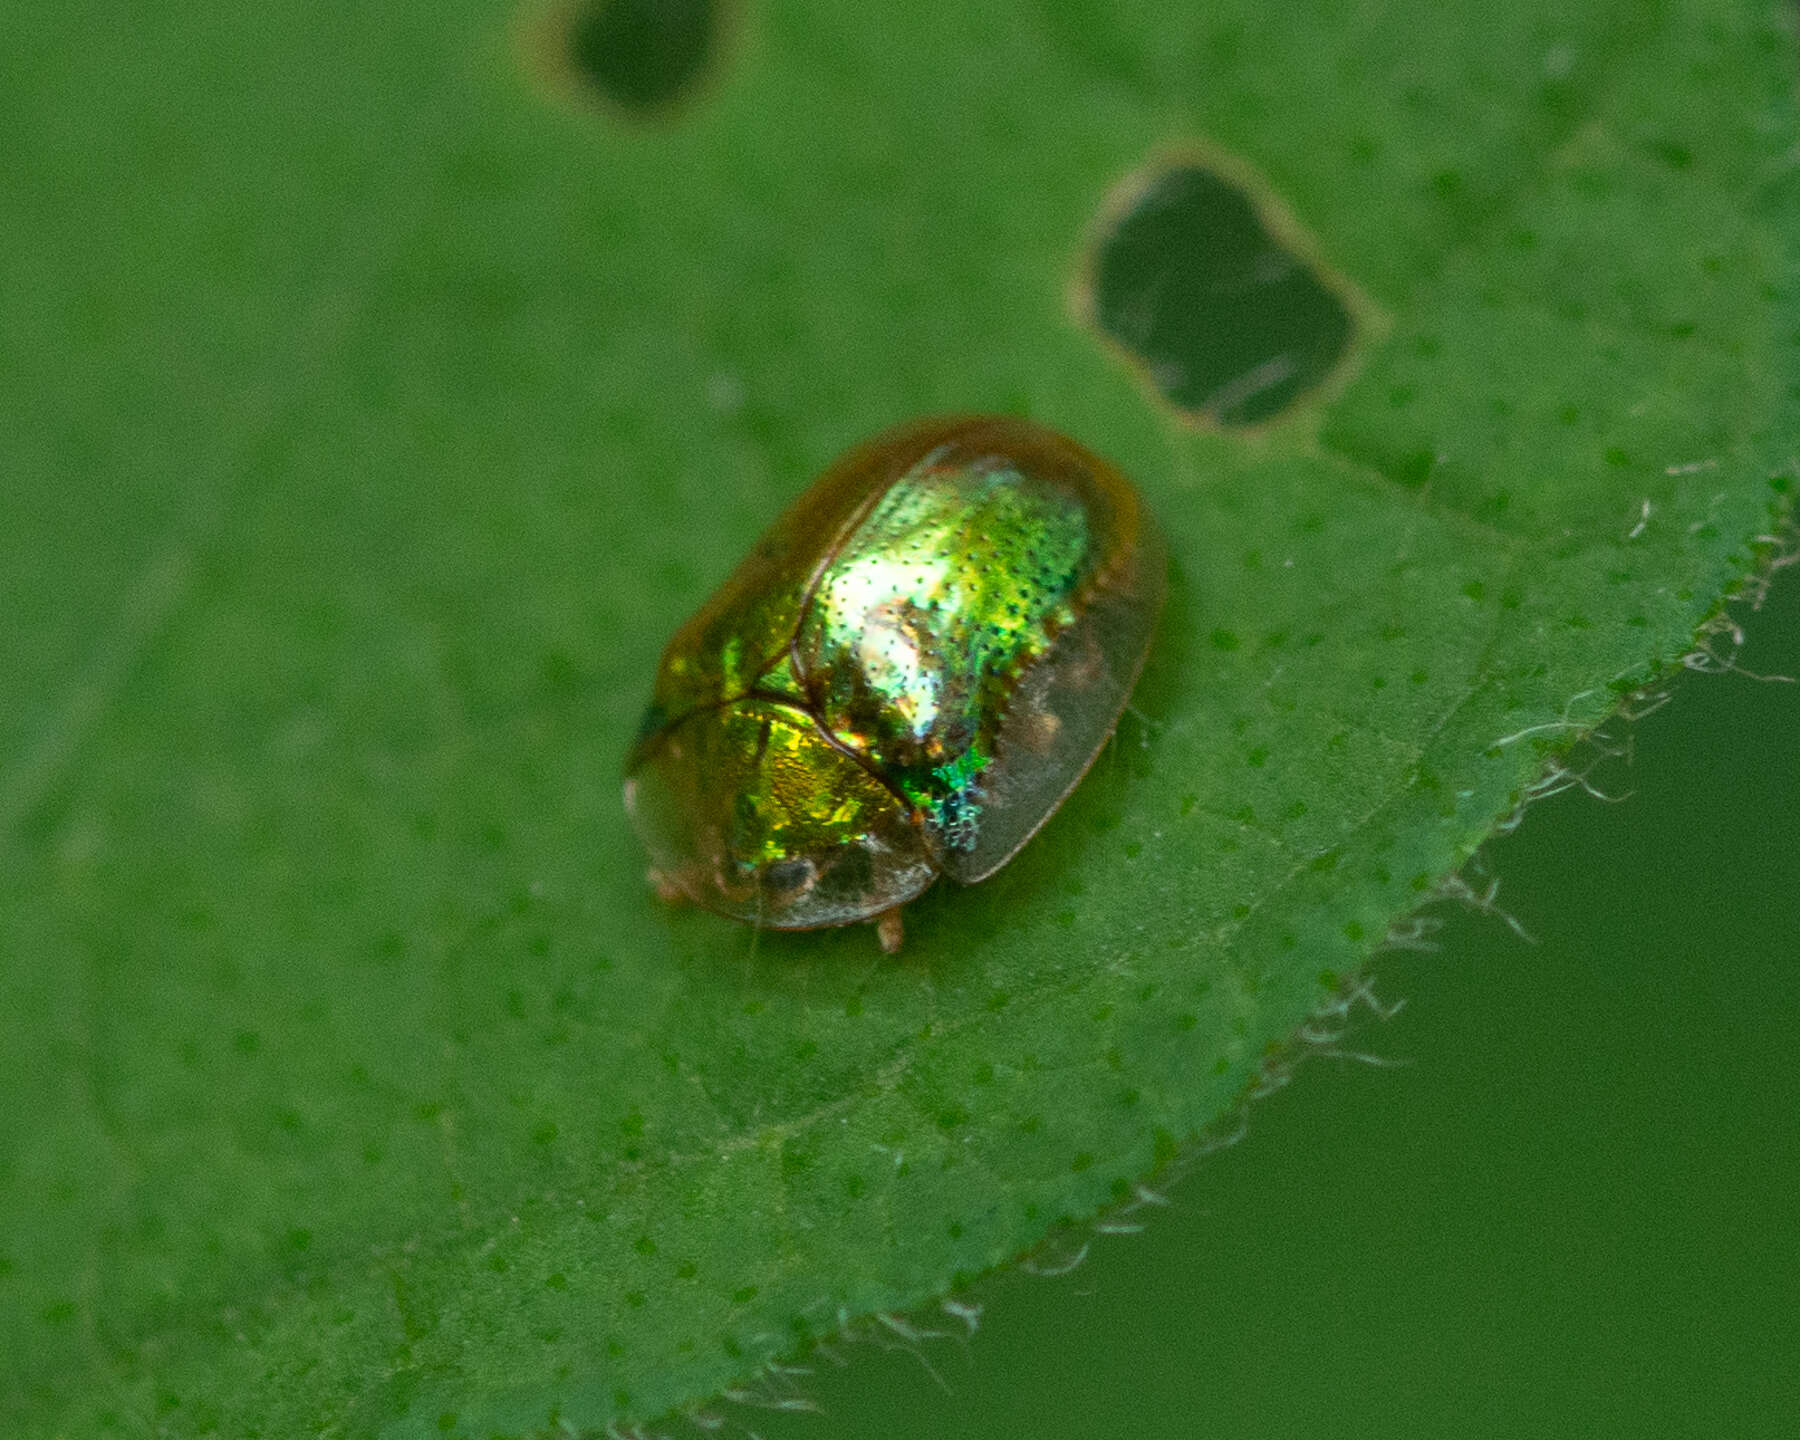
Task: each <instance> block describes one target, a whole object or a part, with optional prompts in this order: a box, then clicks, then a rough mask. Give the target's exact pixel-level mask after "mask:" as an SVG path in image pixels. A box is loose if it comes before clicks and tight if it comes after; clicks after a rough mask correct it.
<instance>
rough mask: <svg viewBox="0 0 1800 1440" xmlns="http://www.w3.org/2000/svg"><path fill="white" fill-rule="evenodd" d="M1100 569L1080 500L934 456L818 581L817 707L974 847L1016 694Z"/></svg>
mask: <svg viewBox="0 0 1800 1440" xmlns="http://www.w3.org/2000/svg"><path fill="white" fill-rule="evenodd" d="M1090 568H1091V563H1090V546H1089V532H1088V525H1087V518H1086V516H1085V514H1084V513H1083V511H1082V507H1081V505H1080V504H1079V502H1078V500H1077V498H1076V497H1075V496H1073V495H1071V494H1069V493H1068V492H1066V491H1062V490H1059V489H1055V488H1052V487H1048V486H1043V485H1034V484H1033V483H1032V482H1031V480H1030V479H1029V477H1027V476H1024V475H1022V474H1021V473H1020V472H1019V471H1018V470H1017V469H1015V468H1013V467H1011V466H994V465H984V466H968V465H959V464H942V463H939V462H938V457H936V456H935V455H933V456H928V457H926V459H925V460H924V461H923V462H922V463H921V464H919V465H918V466H916V467H914V469H913V470H912V471H911V472H910V473H908V474H906V475H904V476H903V477H901V478H900V479H899V480H897V481H896V482H895V483H894V485H893V486H892V488H890V489H889V490H888V492H887V494H886V495H885V496H883V497H882V499H881V502H880V503H879V504H878V505H877V506H876V507H875V509H874V510H873V511H872V512H871V513H870V514H869V516H868V517H867V519H866V520H864V521H863V523H862V524H861V525H860V526H858V527H857V530H856V533H855V534H854V536H853V537H852V538H851V539H850V541H849V543H848V544H846V545H845V547H844V548H843V550H842V551H841V552H840V553H839V554H838V556H837V557H836V558H835V559H834V560H833V562H832V563H831V565H830V566H829V567H828V568H827V569H826V570H825V572H824V574H823V575H822V576H821V577H820V579H819V583H818V586H817V589H816V591H815V593H814V596H813V600H812V603H811V606H810V607H809V609H808V611H807V614H806V617H805V619H804V620H803V622H802V624H801V628H800V633H799V636H798V638H797V640H796V643H795V647H794V649H795V654H796V656H797V657H798V659H799V662H800V666H801V668H802V670H803V672H804V674H805V677H806V683H807V688H808V689H809V690H810V691H811V693H812V695H813V696H814V698H815V700H816V702H817V704H818V707H819V715H820V718H821V720H822V721H823V722H824V724H825V725H826V727H827V728H828V729H829V730H831V731H832V733H833V734H834V735H836V736H837V737H838V738H839V739H841V740H842V741H844V742H845V743H846V744H847V745H850V746H851V747H853V748H854V749H856V750H858V751H859V752H861V753H863V754H865V755H867V756H868V757H869V758H870V759H871V760H873V761H874V763H875V765H876V767H877V768H878V769H879V770H880V772H881V773H882V774H883V775H884V776H885V777H887V779H888V781H889V783H890V784H892V785H893V786H894V787H895V788H896V789H897V790H898V791H899V792H900V793H901V794H902V795H904V796H905V797H906V798H907V799H908V800H909V801H911V802H912V804H913V805H914V806H916V807H917V808H918V809H919V810H920V811H922V812H923V813H924V815H925V817H926V819H927V822H928V823H929V824H930V825H931V826H932V827H933V829H934V830H935V831H936V832H937V833H938V834H940V835H941V836H942V837H943V840H944V843H945V844H946V846H947V847H948V848H951V849H966V848H968V847H969V846H970V845H971V844H972V843H973V837H974V832H975V827H976V825H977V823H978V818H979V798H978V795H979V790H978V784H979V777H980V774H981V772H982V771H983V770H984V769H986V768H987V766H988V765H989V764H990V763H991V762H992V761H993V758H994V742H995V736H996V733H997V731H998V728H999V725H1000V723H1001V721H1002V719H1003V717H1004V715H1005V711H1006V702H1007V699H1008V695H1009V693H1010V691H1011V689H1012V686H1013V684H1014V683H1015V681H1016V679H1017V677H1018V675H1019V673H1020V672H1021V671H1022V670H1023V668H1024V667H1025V666H1026V665H1028V664H1029V663H1030V662H1031V661H1032V660H1034V659H1036V658H1037V657H1038V656H1040V655H1042V654H1043V653H1044V652H1045V650H1047V649H1048V648H1049V645H1050V643H1051V641H1052V639H1053V638H1054V637H1055V635H1056V633H1057V632H1058V631H1059V630H1061V629H1062V628H1064V627H1065V626H1066V625H1067V624H1068V623H1069V622H1070V620H1071V619H1073V613H1074V612H1073V600H1074V597H1075V595H1076V594H1077V593H1078V591H1079V589H1080V586H1081V584H1082V582H1083V580H1084V578H1085V576H1086V574H1087V573H1088V571H1089V569H1090Z"/></svg>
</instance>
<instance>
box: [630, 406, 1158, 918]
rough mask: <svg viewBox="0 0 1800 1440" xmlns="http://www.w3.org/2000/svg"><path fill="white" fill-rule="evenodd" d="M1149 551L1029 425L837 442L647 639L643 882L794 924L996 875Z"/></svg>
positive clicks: (1139, 608)
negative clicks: (761, 529)
mask: <svg viewBox="0 0 1800 1440" xmlns="http://www.w3.org/2000/svg"><path fill="white" fill-rule="evenodd" d="M1163 568H1164V554H1163V549H1162V542H1161V540H1160V538H1159V537H1158V536H1157V534H1156V530H1155V527H1154V526H1153V525H1152V524H1151V523H1150V520H1149V517H1148V516H1147V515H1146V514H1145V513H1144V512H1143V508H1142V506H1141V504H1140V503H1139V501H1138V499H1137V496H1136V493H1135V492H1134V491H1133V490H1132V488H1131V485H1130V483H1129V482H1128V481H1127V480H1126V479H1125V478H1124V476H1122V475H1120V474H1119V473H1118V472H1117V471H1116V470H1114V469H1113V468H1112V467H1111V466H1110V465H1108V464H1107V463H1106V462H1105V461H1103V460H1101V459H1100V458H1099V457H1098V456H1096V455H1094V454H1092V453H1091V452H1089V451H1087V450H1084V449H1082V448H1081V447H1080V446H1079V445H1076V444H1075V443H1074V442H1073V441H1071V440H1067V439H1065V438H1064V437H1062V436H1060V435H1057V434H1056V433H1055V432H1054V431H1051V430H1047V429H1045V428H1044V427H1042V426H1040V425H1034V424H1032V423H1030V422H1029V421H1024V420H1015V419H1010V418H1005V417H986V418H983V417H971V418H962V419H949V420H928V421H921V422H918V423H917V424H914V425H910V426H905V427H902V428H901V429H898V430H894V431H890V432H888V433H887V434H885V435H882V436H878V437H876V438H875V439H874V440H872V441H870V442H869V443H868V444H866V445H864V446H861V447H859V448H858V449H856V450H853V451H851V452H850V453H849V454H847V455H846V456H844V457H843V458H842V459H841V460H839V461H838V463H837V464H835V465H834V466H832V467H831V468H830V469H829V470H827V471H826V472H825V474H824V475H822V476H821V477H820V478H819V479H818V480H817V481H816V482H815V483H814V484H813V485H812V486H811V488H809V489H808V490H807V492H806V493H805V494H804V495H802V496H801V497H799V499H797V500H796V501H795V502H794V504H792V505H791V506H790V507H789V508H788V510H787V511H786V512H785V513H784V514H783V515H782V516H781V517H780V518H779V519H778V520H777V521H776V522H775V523H774V525H772V526H771V527H770V528H769V530H768V531H767V532H766V533H765V534H764V535H763V536H762V537H761V538H760V539H759V540H758V541H757V543H756V545H755V546H754V547H753V548H752V550H751V552H750V554H749V555H748V556H747V557H745V559H744V561H743V563H742V564H740V565H739V566H738V567H737V569H736V570H735V571H733V572H732V574H731V575H730V577H729V578H727V580H726V581H725V583H724V584H723V585H722V586H720V588H719V589H718V591H717V592H715V593H714V595H713V596H712V597H711V599H709V600H708V601H707V602H706V604H704V605H703V606H702V607H701V608H700V610H699V611H698V612H697V613H696V614H695V615H694V617H693V618H692V619H691V620H689V621H688V623H687V624H686V625H684V626H682V628H681V630H680V631H679V632H678V633H677V634H676V636H675V638H674V639H673V640H672V641H671V642H670V644H669V648H668V650H667V651H666V652H665V653H664V656H663V662H662V665H661V667H660V669H659V671H658V675H657V684H656V694H655V697H654V698H653V700H652V702H651V709H650V713H649V714H648V715H647V716H646V718H645V723H644V725H643V727H642V728H641V730H640V732H639V736H638V740H637V743H636V744H635V745H634V746H633V749H632V754H631V756H630V757H629V759H628V760H627V763H626V774H627V777H628V780H627V787H626V804H627V806H628V807H629V808H630V810H631V813H632V816H633V818H634V820H635V821H636V823H637V825H638V828H639V830H640V832H641V833H642V834H643V836H644V838H645V841H646V843H647V845H648V847H649V849H650V853H651V858H652V860H653V862H654V865H655V867H656V872H657V875H658V876H659V878H660V880H661V881H662V882H664V888H665V889H666V888H668V887H669V886H673V887H674V888H676V889H678V890H680V891H681V892H682V893H685V894H686V895H688V896H689V897H690V898H692V899H694V900H696V901H698V902H699V903H701V904H703V905H707V906H710V907H711V908H713V909H716V910H719V911H722V912H723V913H725V914H727V915H734V916H737V917H738V918H740V919H745V920H750V921H752V922H755V923H758V924H767V925H774V926H780V927H783V928H804V927H807V926H813V925H836V924H844V923H847V922H849V921H852V920H858V919H869V918H871V917H873V916H876V915H880V914H883V913H886V912H888V911H892V910H894V909H895V908H896V907H898V906H900V905H903V904H905V903H906V902H907V901H908V900H910V899H912V898H913V897H914V896H916V895H917V894H919V893H920V892H921V891H922V890H923V889H924V888H925V887H926V886H928V885H929V884H930V883H931V882H932V881H933V880H934V879H935V878H936V877H937V876H938V875H940V874H941V875H948V876H950V877H951V878H953V879H955V880H959V881H962V882H965V883H972V882H974V881H977V880H980V879H982V878H983V877H984V876H986V875H989V874H992V873H993V871H994V870H996V869H998V868H999V867H1000V866H1001V865H1003V864H1005V863H1006V861H1007V859H1008V858H1010V857H1011V855H1012V854H1013V853H1014V852H1015V851H1016V850H1017V849H1018V848H1019V846H1021V845H1023V844H1024V843H1025V842H1026V840H1028V839H1029V838H1030V837H1031V835H1032V833H1033V832H1034V831H1035V830H1036V829H1037V827H1038V826H1039V825H1041V824H1042V823H1043V822H1044V820H1045V818H1046V817H1048V816H1049V815H1050V813H1051V812H1052V811H1054V810H1055V808H1056V806H1057V805H1058V804H1059V803H1061V800H1062V797H1063V796H1064V795H1065V794H1067V793H1068V790H1069V788H1070V787H1071V786H1073V785H1074V784H1075V782H1076V781H1077V780H1078V779H1080V777H1081V774H1082V772H1083V771H1084V770H1085V769H1086V768H1087V766H1088V764H1089V763H1090V762H1091V761H1092V759H1093V756H1094V754H1095V752H1096V751H1097V750H1098V748H1099V747H1100V745H1101V744H1103V743H1104V741H1105V739H1106V736H1107V735H1108V734H1109V733H1110V732H1111V729H1112V726H1113V724H1114V723H1115V722H1116V720H1117V719H1118V714H1119V710H1120V708H1121V706H1123V704H1124V703H1125V697H1126V695H1127V694H1128V693H1129V691H1130V689H1131V685H1132V682H1133V681H1134V680H1135V679H1136V676H1137V672H1138V669H1139V667H1140V666H1141V665H1142V663H1143V658H1144V653H1145V651H1146V649H1147V647H1148V645H1149V639H1150V633H1151V629H1152V627H1153V626H1154V624H1155V621H1156V615H1157V612H1158V610H1159V609H1160V608H1161V604H1162V589H1163ZM889 933H890V934H892V933H897V932H889ZM884 943H887V941H886V940H885V939H884Z"/></svg>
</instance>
